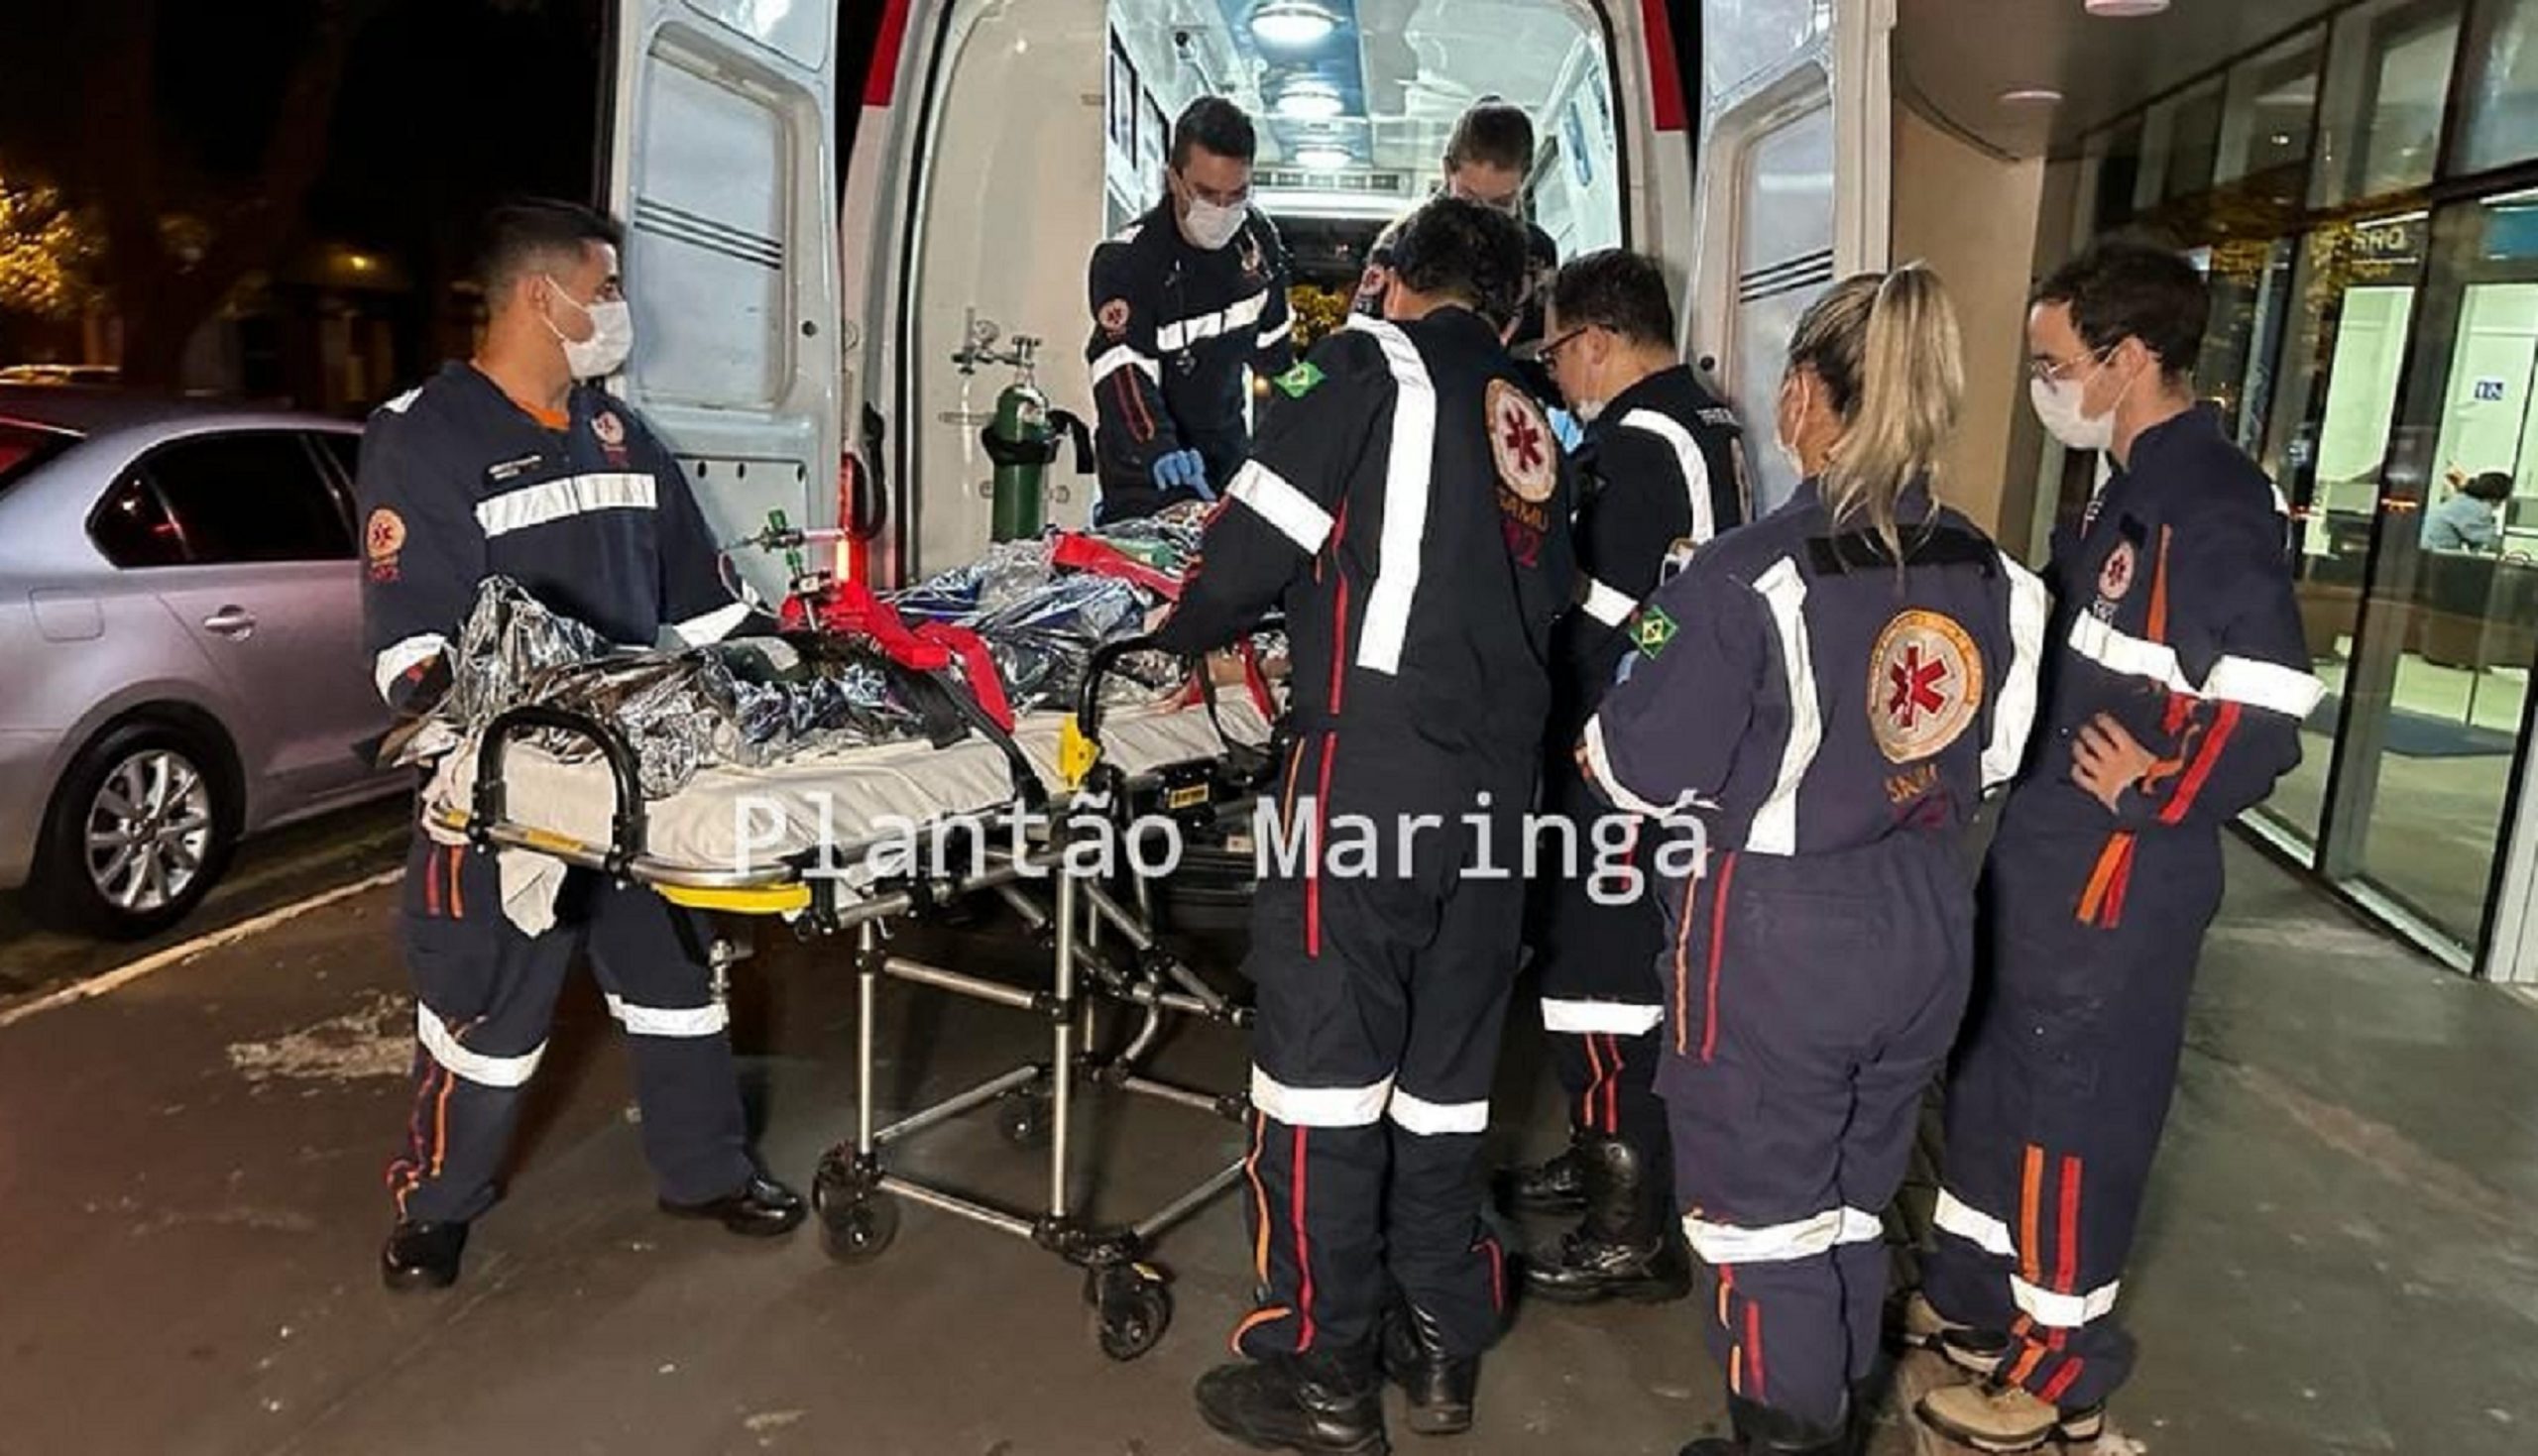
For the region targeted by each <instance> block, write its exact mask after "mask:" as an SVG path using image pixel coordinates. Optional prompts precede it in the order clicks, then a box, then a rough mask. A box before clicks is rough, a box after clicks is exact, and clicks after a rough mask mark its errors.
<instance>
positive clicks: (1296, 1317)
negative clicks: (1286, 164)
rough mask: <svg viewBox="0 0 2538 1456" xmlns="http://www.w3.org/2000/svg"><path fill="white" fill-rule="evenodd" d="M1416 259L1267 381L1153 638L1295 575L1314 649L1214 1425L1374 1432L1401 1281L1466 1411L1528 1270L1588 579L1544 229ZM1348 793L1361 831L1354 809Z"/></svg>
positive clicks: (1303, 698)
mask: <svg viewBox="0 0 2538 1456" xmlns="http://www.w3.org/2000/svg"><path fill="white" fill-rule="evenodd" d="M1397 265H1398V270H1399V272H1398V276H1397V278H1396V279H1395V280H1394V284H1393V287H1392V290H1391V294H1390V296H1389V299H1388V302H1387V304H1386V309H1387V312H1388V314H1389V315H1390V321H1386V320H1383V319H1367V318H1360V319H1357V320H1354V321H1352V322H1351V323H1350V324H1349V326H1348V327H1347V328H1346V329H1345V330H1343V331H1341V332H1339V333H1337V334H1334V335H1332V336H1331V337H1329V338H1327V339H1325V340H1323V341H1322V342H1321V343H1319V344H1317V345H1316V346H1315V347H1314V350H1313V356H1312V358H1311V359H1309V360H1307V361H1306V362H1305V363H1303V364H1301V365H1298V366H1297V367H1296V368H1295V370H1294V371H1293V372H1292V373H1290V374H1288V375H1286V376H1284V377H1282V378H1281V379H1280V380H1279V381H1278V384H1277V388H1278V389H1279V391H1280V392H1281V393H1282V394H1283V395H1284V396H1285V397H1284V398H1283V400H1282V402H1281V403H1280V405H1279V407H1278V409H1277V411H1276V412H1275V413H1274V414H1272V415H1271V416H1270V420H1269V429H1268V431H1267V433H1266V435H1265V437H1264V438H1263V439H1262V440H1261V443H1260V451H1259V454H1258V455H1257V456H1256V457H1254V458H1253V459H1252V460H1251V461H1250V462H1249V463H1248V464H1246V465H1244V467H1243V468H1242V470H1241V472H1240V473H1239V474H1238V475H1236V476H1235V477H1234V479H1233V481H1232V482H1231V484H1230V486H1229V487H1228V489H1227V490H1226V492H1225V501H1224V503H1223V504H1222V505H1220V506H1219V507H1218V508H1217V509H1216V511H1215V513H1214V514H1213V515H1211V517H1210V519H1209V522H1208V528H1207V535H1206V538H1205V541H1204V543H1203V548H1202V551H1201V557H1200V564H1199V566H1198V568H1197V569H1196V571H1195V572H1194V574H1193V575H1192V576H1191V578H1190V580H1189V583H1188V585H1187V586H1186V587H1185V588H1184V590H1183V593H1182V597H1181V601H1180V604H1179V606H1178V607H1176V608H1175V609H1174V610H1173V612H1172V614H1171V615H1170V616H1168V617H1167V618H1166V619H1165V620H1164V622H1163V624H1162V626H1161V628H1160V630H1159V632H1158V636H1159V638H1160V639H1161V640H1162V642H1163V643H1164V644H1165V645H1166V646H1168V647H1170V648H1172V649H1174V650H1178V651H1192V650H1197V649H1201V648H1207V647H1216V646H1221V645H1223V644H1224V643H1226V642H1228V641H1231V640H1233V639H1234V638H1236V637H1237V636H1239V635H1241V633H1242V632H1243V631H1244V630H1245V629H1246V628H1248V627H1249V626H1250V625H1251V624H1252V623H1254V622H1255V621H1257V620H1259V618H1260V616H1262V614H1264V613H1266V612H1267V611H1268V610H1269V609H1270V608H1272V607H1275V606H1278V605H1280V604H1282V603H1283V604H1284V606H1285V609H1286V620H1287V632H1288V637H1289V640H1290V641H1291V642H1292V643H1293V653H1294V661H1295V674H1294V679H1293V682H1294V687H1295V703H1294V708H1293V714H1294V719H1293V722H1294V727H1295V730H1296V744H1295V747H1294V748H1293V749H1292V750H1291V754H1292V756H1291V758H1290V760H1289V762H1288V763H1287V765H1286V772H1285V773H1284V774H1283V775H1282V782H1283V784H1284V786H1285V787H1284V789H1283V790H1282V791H1281V793H1280V795H1279V796H1278V800H1277V802H1276V803H1274V804H1269V805H1267V807H1266V808H1265V809H1264V814H1265V815H1266V816H1267V817H1268V818H1270V819H1271V820H1272V821H1273V822H1274V823H1275V824H1277V825H1281V826H1294V827H1300V828H1297V829H1290V830H1288V831H1287V832H1286V833H1283V834H1282V833H1279V832H1278V831H1276V830H1274V829H1273V830H1271V831H1270V833H1269V834H1268V835H1266V836H1264V839H1270V838H1274V839H1279V840H1288V841H1289V842H1295V841H1297V840H1302V841H1303V842H1302V844H1301V845H1300V852H1298V853H1296V855H1295V857H1294V858H1292V859H1290V860H1289V861H1288V862H1287V863H1286V864H1284V865H1280V864H1276V863H1271V864H1267V865H1264V871H1265V875H1264V878H1263V879H1262V881H1261V884H1260V887H1259V891H1258V895H1257V900H1256V903H1255V905H1254V907H1253V914H1252V921H1251V926H1252V936H1251V950H1250V954H1249V956H1248V957H1247V959H1246V962H1245V968H1246V969H1247V970H1248V971H1249V973H1250V975H1251V978H1252V980H1253V982H1254V983H1255V984H1256V985H1257V986H1258V987H1259V1023H1258V1027H1257V1030H1255V1031H1254V1032H1253V1034H1252V1042H1251V1053H1252V1070H1251V1102H1252V1106H1253V1108H1254V1109H1255V1110H1254V1112H1253V1115H1252V1125H1251V1151H1250V1158H1249V1160H1248V1162H1247V1163H1246V1165H1245V1166H1246V1168H1247V1170H1248V1172H1249V1178H1250V1180H1249V1185H1248V1187H1247V1188H1246V1189H1245V1193H1246V1196H1245V1197H1244V1199H1243V1203H1244V1207H1245V1209H1246V1210H1247V1211H1248V1213H1249V1217H1250V1221H1251V1236H1252V1237H1251V1242H1250V1243H1249V1245H1248V1246H1247V1250H1246V1252H1248V1253H1249V1254H1250V1255H1251V1256H1252V1261H1253V1265H1252V1271H1251V1272H1252V1276H1253V1278H1254V1280H1255V1281H1256V1290H1255V1303H1254V1306H1253V1309H1252V1312H1251V1314H1250V1315H1249V1317H1247V1318H1246V1319H1244V1320H1243V1322H1242V1325H1241V1328H1240V1329H1239V1330H1237V1331H1236V1332H1235V1335H1234V1345H1235V1348H1236V1349H1237V1350H1238V1351H1240V1352H1241V1353H1242V1354H1243V1355H1244V1356H1245V1357H1247V1359H1246V1360H1245V1361H1244V1362H1243V1363H1240V1364H1234V1365H1228V1366H1224V1367H1221V1368H1219V1369H1217V1370H1214V1371H1211V1372H1210V1373H1209V1374H1208V1375H1207V1376H1206V1377H1205V1378H1203V1379H1202V1380H1201V1381H1200V1382H1199V1390H1198V1399H1199V1406H1200V1409H1201V1411H1202V1413H1204V1414H1205V1415H1206V1417H1207V1419H1208V1421H1209V1422H1210V1423H1211V1424H1212V1425H1214V1426H1215V1427H1216V1428H1217V1429H1218V1430H1221V1431H1225V1432H1227V1433H1229V1434H1232V1435H1234V1436H1236V1437H1238V1438H1240V1439H1242V1440H1245V1441H1248V1442H1250V1443H1251V1444H1253V1445H1257V1446H1264V1447H1278V1446H1284V1447H1288V1448H1290V1449H1294V1450H1299V1451H1338V1452H1378V1451H1381V1450H1383V1449H1384V1447H1385V1436H1384V1426H1383V1396H1382V1386H1381V1383H1380V1381H1379V1380H1378V1379H1377V1377H1376V1373H1375V1371H1376V1363H1377V1351H1376V1344H1377V1334H1378V1329H1379V1326H1380V1325H1381V1323H1382V1322H1383V1320H1384V1319H1385V1315H1386V1305H1387V1304H1388V1303H1391V1302H1393V1301H1394V1299H1395V1298H1396V1297H1398V1298H1399V1300H1400V1302H1399V1304H1398V1305H1397V1306H1396V1307H1395V1308H1394V1309H1393V1310H1392V1311H1391V1319H1390V1324H1389V1330H1388V1335H1389V1338H1386V1339H1385V1340H1384V1341H1383V1346H1384V1348H1383V1352H1382V1353H1383V1358H1384V1362H1385V1364H1386V1365H1387V1366H1388V1367H1389V1370H1390V1373H1391V1375H1392V1376H1393V1378H1394V1379H1395V1380H1397V1381H1399V1382H1401V1383H1402V1384H1403V1385H1404V1386H1405V1387H1407V1388H1408V1390H1409V1394H1410V1406H1411V1423H1412V1425H1413V1426H1414V1427H1416V1428H1417V1429H1419V1430H1421V1431H1427V1432H1441V1431H1456V1430H1461V1429H1463V1428H1464V1427H1466V1426H1468V1425H1469V1424H1470V1423H1471V1411H1472V1404H1471V1402H1472V1392H1473V1385H1474V1380H1475V1377H1476V1375H1477V1372H1478V1368H1479V1363H1480V1356H1481V1352H1482V1351H1483V1350H1485V1349H1487V1348H1488V1346H1489V1345H1490V1343H1491V1342H1492V1341H1493V1340H1495V1339H1496V1338H1497V1335H1498V1331H1499V1326H1500V1323H1501V1321H1502V1318H1503V1314H1504V1308H1505V1304H1506V1296H1507V1270H1506V1265H1505V1261H1504V1257H1503V1254H1502V1251H1501V1250H1500V1249H1499V1247H1498V1245H1497V1243H1496V1241H1495V1240H1493V1239H1492V1238H1490V1236H1489V1234H1488V1232H1487V1230H1486V1229H1485V1228H1484V1227H1483V1225H1482V1223H1481V1218H1480V1215H1481V1202H1482V1189H1481V1186H1480V1179H1479V1177H1478V1176H1477V1175H1478V1172H1479V1169H1478V1166H1477V1165H1478V1162H1479V1159H1480V1153H1481V1135H1482V1133H1483V1132H1484V1131H1486V1129H1487V1128H1488V1126H1489V1090H1490V1080H1491V1074H1492V1072H1493V1071H1494V1070H1495V1068H1496V1064H1497V1061H1498V1044H1499V1029H1500V1026H1501V1024H1502V1023H1503V1021H1504V1020H1505V1017H1506V1011H1507V1002H1508V998H1509V995H1510V994H1511V992H1512V990H1513V987H1514V981H1515V975H1516V951H1517V943H1518V938H1519V934H1520V931H1521V928H1522V921H1523V914H1524V884H1523V882H1522V880H1520V879H1519V878H1517V877H1516V872H1517V871H1518V870H1520V869H1521V863H1522V846H1521V843H1520V832H1519V831H1520V821H1521V819H1522V817H1523V815H1524V814H1525V811H1526V810H1527V809H1528V808H1530V806H1531V805H1532V803H1533V796H1534V788H1535V785H1536V784H1537V783H1538V782H1539V780H1540V778H1541V773H1542V770H1541V761H1540V756H1539V755H1540V754H1541V751H1542V734H1543V725H1544V724H1545V722H1546V721H1547V720H1548V719H1549V717H1550V713H1551V674H1550V669H1549V653H1550V638H1551V626H1552V622H1553V621H1554V620H1555V619H1556V618H1557V616H1559V615H1560V613H1561V612H1563V611H1564V610H1566V608H1567V607H1568V603H1569V600H1570V589H1571V581H1572V575H1571V570H1570V564H1569V546H1568V514H1569V512H1568V482H1567V479H1566V466H1565V462H1564V461H1563V460H1562V458H1561V456H1560V454H1559V449H1558V446H1557V442H1556V441H1554V439H1553V438H1552V434H1551V423H1550V421H1549V419H1548V418H1546V417H1545V414H1544V410H1543V407H1542V405H1541V404H1540V403H1538V402H1537V401H1536V400H1535V399H1534V397H1533V396H1532V395H1531V394H1528V393H1527V392H1525V390H1524V388H1523V386H1522V385H1520V384H1519V383H1518V376H1517V372H1516V367H1515V362H1514V361H1513V360H1512V359H1511V358H1509V356H1508V354H1507V350H1506V348H1505V338H1506V333H1507V331H1508V329H1509V327H1510V326H1511V325H1512V324H1513V323H1514V322H1515V319H1516V313H1517V309H1518V308H1519V306H1520V304H1521V299H1522V295H1523V280H1524V270H1525V242H1524V234H1523V231H1522V230H1521V229H1519V228H1518V227H1517V225H1516V223H1515V222H1514V220H1512V219H1510V218H1507V217H1505V216H1502V215H1500V214H1498V213H1494V212H1491V211H1489V210H1487V209H1486V208H1482V207H1477V206H1474V205H1473V204H1471V203H1468V202H1458V201H1450V200H1440V201H1436V202H1432V203H1430V204H1428V205H1427V206H1426V207H1424V208H1422V209H1421V210H1420V211H1419V212H1418V213H1417V214H1415V215H1414V216H1413V217H1412V218H1411V220H1410V222H1409V223H1408V224H1407V225H1406V226H1405V227H1404V228H1403V230H1402V236H1401V250H1400V253H1399V255H1398V258H1397ZM1412 815H1416V816H1422V817H1424V819H1425V821H1426V832H1425V833H1421V834H1413V833H1408V832H1405V831H1403V829H1402V827H1401V817H1402V816H1412ZM1357 816H1363V817H1364V822H1368V823H1369V824H1370V827H1371V828H1373V830H1374V834H1373V835H1372V836H1371V837H1369V836H1366V835H1358V836H1355V837H1353V840H1352V837H1350V836H1349V835H1348V834H1347V831H1346V825H1347V822H1348V821H1349V820H1351V819H1352V818H1355V817H1357ZM1369 838H1372V839H1373V840H1374V843H1373V845H1372V846H1371V851H1370V852H1361V851H1368V850H1369V845H1368V844H1367V843H1366V840H1368V839H1369ZM1351 842H1353V843H1354V844H1355V846H1356V847H1355V848H1354V849H1346V848H1344V846H1345V845H1347V844H1349V843H1351ZM1317 845H1318V848H1317ZM1481 854H1486V855H1488V856H1489V857H1488V859H1487V860H1486V861H1483V860H1481V859H1479V858H1478V857H1477V856H1479V855H1481ZM1493 866H1494V867H1495V868H1496V869H1497V870H1498V871H1500V873H1497V874H1495V875H1492V874H1490V873H1488V870H1489V869H1490V868H1491V867H1493ZM1396 1291H1398V1292H1397V1293H1396Z"/></svg>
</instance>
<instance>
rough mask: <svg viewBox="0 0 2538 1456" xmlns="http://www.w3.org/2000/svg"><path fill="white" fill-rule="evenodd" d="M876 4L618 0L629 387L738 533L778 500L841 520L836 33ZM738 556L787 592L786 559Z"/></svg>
mask: <svg viewBox="0 0 2538 1456" xmlns="http://www.w3.org/2000/svg"><path fill="white" fill-rule="evenodd" d="M862 8H864V7H861V6H846V7H840V6H838V5H835V4H807V5H793V6H784V5H765V4H759V3H754V0H620V3H619V5H618V9H617V15H616V31H615V42H616V55H615V65H614V70H613V73H612V79H613V93H612V94H613V102H614V104H613V105H612V107H611V108H610V110H611V118H610V123H609V126H608V128H607V132H606V135H607V137H608V146H607V152H606V179H605V190H604V194H603V195H604V200H605V202H606V204H607V206H608V208H609V209H610V210H611V211H612V212H614V213H615V214H616V215H617V216H618V217H619V218H620V219H622V220H623V221H624V222H625V224H626V227H627V239H626V247H625V249H624V252H623V260H622V261H623V265H624V270H625V274H626V280H627V290H628V293H629V295H630V297H631V298H632V299H633V301H634V308H635V331H636V335H637V337H638V339H639V340H640V343H639V346H638V347H637V348H636V350H635V357H634V361H633V363H632V364H631V365H630V367H629V368H628V370H627V373H626V375H625V376H624V378H623V380H622V381H621V383H620V388H621V389H622V391H623V392H624V393H625V395H626V397H627V399H628V400H629V401H630V402H631V403H633V404H634V405H635V407H636V408H637V409H639V410H640V411H641V412H642V414H643V415H644V417H645V418H646V419H648V420H650V421H651V422H652V424H653V425H654V427H656V428H657V429H658V430H659V431H660V432H661V434H662V436H663V437H664V438H665V439H666V440H667V441H668V442H669V444H670V446H671V448H672V449H673V450H674V451H675V452H676V453H677V455H678V457H679V460H680V463H681V464H682V465H683V466H684V467H685V468H686V471H687V475H688V480H689V482H690V484H691V485H692V486H693V488H694V490H695V493H696V497H697V501H698V504H700V505H702V506H703V508H704V511H705V515H706V518H707V520H708V521H709V522H711V524H712V525H713V527H714V529H715V531H716V533H717V534H718V535H719V536H720V537H721V538H722V539H724V540H725V541H727V542H728V541H735V540H738V539H740V538H743V537H746V536H750V535H753V534H755V533H757V532H758V531H760V530H762V529H763V528H764V527H765V526H766V524H767V519H768V514H769V512H771V511H778V510H780V511H782V512H783V513H784V516H785V519H786V520H787V521H788V522H790V523H791V524H793V525H796V526H800V525H825V524H829V523H831V522H832V521H833V520H834V518H835V515H836V499H837V483H838V479H839V469H840V458H841V457H840V451H841V449H842V440H843V421H844V420H845V419H846V418H847V417H848V411H849V410H850V409H852V408H853V406H854V405H855V403H856V392H855V383H854V378H853V376H852V375H850V374H847V373H844V372H842V371H841V370H840V369H839V361H840V354H841V350H842V348H844V347H846V345H847V342H848V341H846V340H844V339H842V338H841V337H840V333H841V331H840V328H839V321H840V318H841V310H840V306H839V298H840V286H839V277H838V269H839V257H840V255H839V248H838V185H837V170H836V155H837V148H836V137H837V135H838V120H837V118H838V91H837V86H838V79H837V78H838V71H839V67H840V64H841V37H840V35H839V33H838V32H839V27H840V21H841V17H842V10H853V9H862ZM849 24H852V22H850V23H849ZM868 29H869V27H868V26H867V27H865V30H868ZM738 559H739V561H740V563H741V565H742V568H743V570H744V572H745V573H746V574H747V576H748V578H749V580H750V584H751V585H752V586H754V587H755V588H756V589H757V590H758V592H760V593H761V594H765V595H767V596H768V597H769V599H770V600H772V599H773V598H774V597H775V596H777V595H780V593H781V592H782V590H783V587H784V584H785V568H784V565H783V562H782V560H781V559H780V558H776V557H768V556H763V555H760V554H758V553H744V554H743V555H742V556H740V557H739V558H738ZM819 564H821V565H826V564H827V563H825V562H822V563H819Z"/></svg>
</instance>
